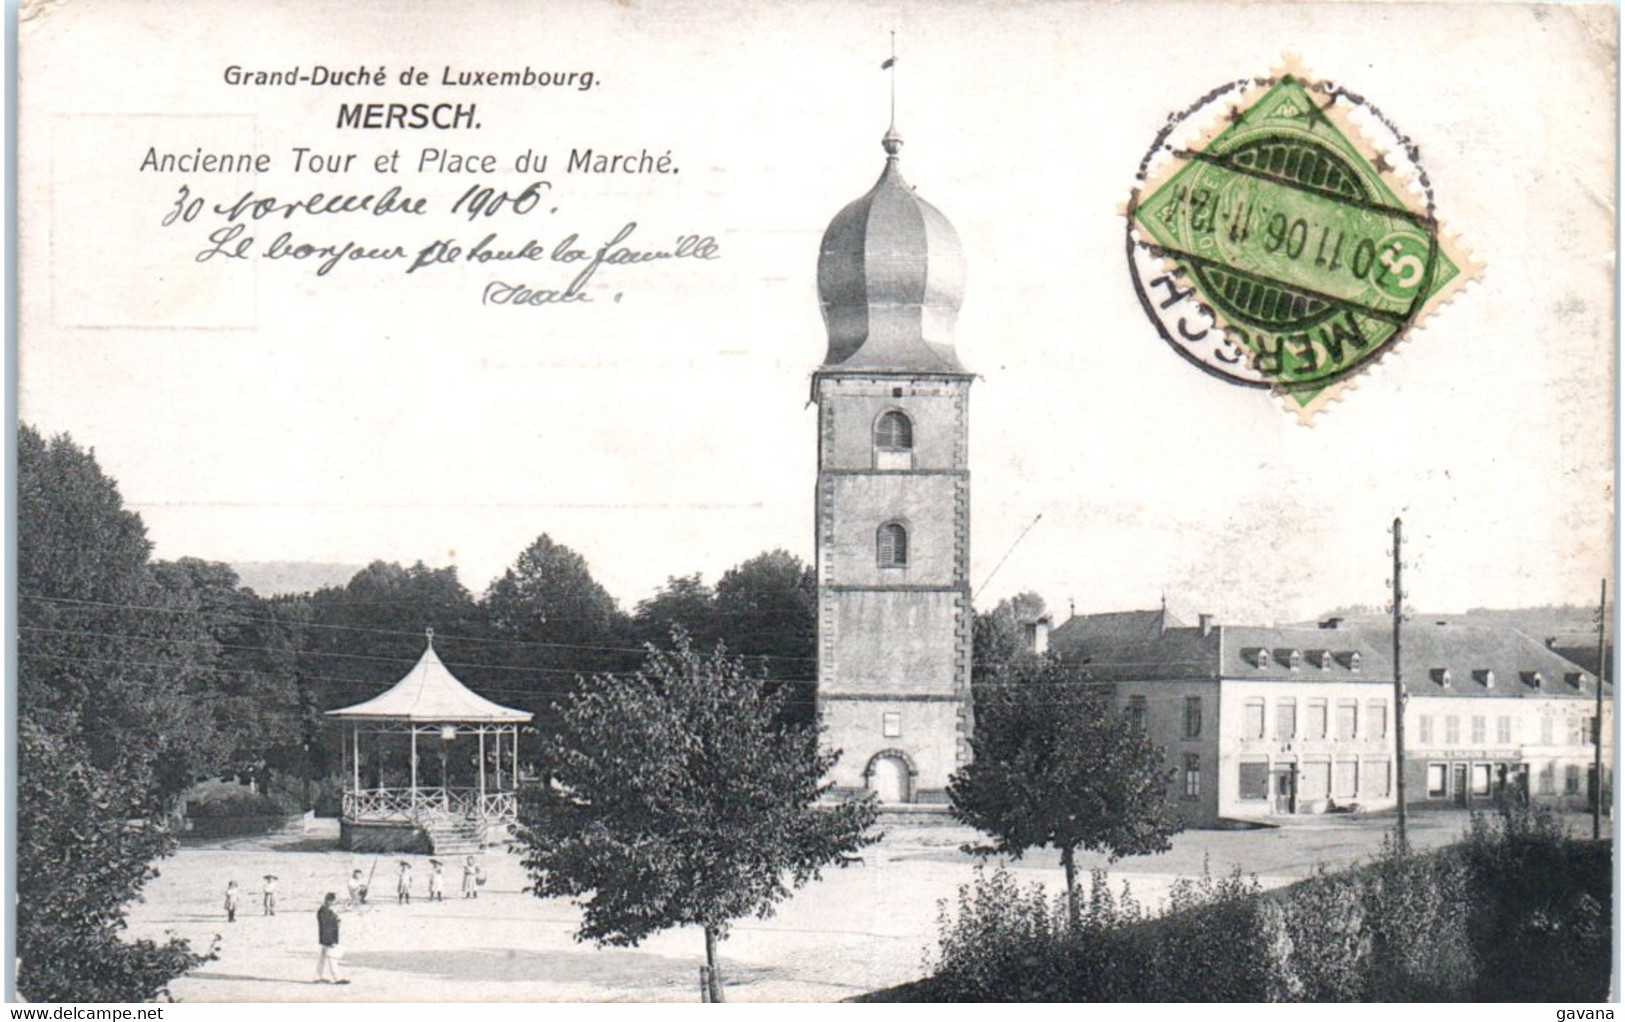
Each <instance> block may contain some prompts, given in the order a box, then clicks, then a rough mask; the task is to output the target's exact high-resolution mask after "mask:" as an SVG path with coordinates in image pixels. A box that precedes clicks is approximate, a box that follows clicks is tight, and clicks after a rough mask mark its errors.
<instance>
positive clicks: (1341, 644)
mask: <svg viewBox="0 0 1625 1022" xmlns="http://www.w3.org/2000/svg"><path fill="white" fill-rule="evenodd" d="M1046 632H1047V633H1048V634H1046ZM1034 638H1035V640H1036V641H1037V642H1038V644H1039V645H1040V646H1043V645H1047V646H1048V647H1049V650H1050V651H1051V652H1052V653H1053V654H1054V655H1057V656H1059V657H1061V658H1062V659H1063V660H1064V661H1066V662H1068V663H1070V664H1072V665H1073V666H1074V668H1075V669H1076V670H1077V671H1079V672H1081V673H1086V674H1088V676H1090V677H1092V678H1096V679H1099V680H1101V681H1110V682H1112V683H1113V687H1114V690H1115V697H1116V699H1117V702H1118V705H1119V707H1120V709H1121V710H1122V711H1123V712H1124V713H1125V714H1126V715H1128V716H1129V718H1130V719H1131V720H1133V721H1135V722H1137V723H1138V724H1139V725H1140V726H1143V727H1144V728H1145V730H1146V731H1147V733H1148V734H1149V735H1150V736H1151V737H1152V738H1153V740H1154V741H1155V742H1156V743H1157V744H1158V745H1159V746H1161V748H1162V749H1163V751H1164V755H1165V758H1166V762H1167V763H1168V764H1170V765H1171V766H1173V767H1174V768H1175V771H1176V773H1175V780H1174V787H1175V790H1174V792H1173V797H1174V798H1175V799H1176V800H1177V801H1178V802H1179V803H1180V804H1181V805H1182V806H1183V807H1185V817H1186V822H1187V823H1188V824H1190V825H1193V826H1204V825H1214V824H1217V823H1219V822H1220V821H1222V820H1227V819H1248V818H1258V817H1267V816H1274V815H1285V814H1304V813H1323V812H1329V811H1340V810H1350V811H1371V810H1379V809H1389V808H1392V807H1393V806H1394V804H1395V801H1396V795H1397V786H1396V784H1395V767H1394V763H1395V742H1394V727H1395V725H1394V721H1395V713H1394V670H1393V655H1392V644H1391V635H1390V634H1389V633H1388V632H1386V631H1379V630H1372V629H1353V628H1346V627H1343V626H1342V622H1341V621H1339V620H1338V619H1335V618H1334V619H1330V620H1327V621H1325V622H1322V623H1321V624H1320V625H1319V626H1318V627H1283V628H1266V627H1258V626H1237V625H1221V624H1216V623H1214V622H1213V621H1212V619H1211V618H1210V617H1209V616H1207V615H1202V616H1201V618H1200V619H1199V622H1198V624H1196V625H1195V626H1188V625H1184V624H1182V623H1180V622H1178V621H1177V620H1175V619H1173V618H1172V617H1171V616H1170V615H1169V614H1168V613H1167V611H1166V609H1164V610H1158V611H1134V612H1126V613H1117V614H1106V615H1088V616H1083V617H1073V618H1071V619H1070V620H1068V621H1066V622H1065V623H1063V624H1061V625H1060V626H1058V627H1056V628H1054V629H1053V631H1049V630H1048V629H1047V627H1046V624H1045V623H1041V624H1039V625H1038V626H1036V629H1035V635H1034ZM1404 643H1405V645H1404V656H1403V658H1402V661H1401V662H1402V666H1403V668H1404V670H1403V677H1404V681H1405V696H1406V710H1405V720H1406V745H1407V752H1406V758H1405V782H1406V784H1405V787H1406V801H1407V804H1410V805H1413V806H1414V805H1426V804H1433V805H1441V806H1444V805H1458V806H1459V805H1469V806H1470V805H1474V804H1486V805H1487V804H1490V803H1491V801H1492V800H1493V798H1494V797H1495V796H1496V794H1497V793H1499V792H1502V791H1505V790H1506V789H1507V788H1508V787H1509V786H1514V785H1515V786H1519V787H1522V788H1524V789H1525V790H1526V791H1527V792H1528V793H1529V794H1530V795H1531V796H1533V797H1536V798H1537V799H1547V800H1552V801H1556V802H1563V803H1568V804H1571V805H1573V806H1575V807H1579V806H1581V805H1585V804H1587V799H1588V797H1589V796H1588V793H1589V791H1590V790H1591V788H1590V786H1591V785H1593V784H1594V783H1595V782H1594V780H1592V779H1591V773H1590V770H1591V764H1592V760H1593V756H1594V753H1595V747H1594V745H1593V744H1592V741H1593V738H1592V735H1593V724H1592V719H1593V716H1594V714H1595V701H1596V683H1597V682H1596V678H1595V676H1594V675H1593V674H1591V673H1590V672H1587V671H1585V670H1583V669H1582V668H1580V667H1579V666H1578V665H1576V664H1574V663H1572V662H1570V661H1568V660H1565V659H1564V658H1563V657H1561V656H1559V655H1558V654H1557V653H1555V652H1554V651H1553V650H1551V649H1548V648H1547V647H1546V645H1544V644H1543V643H1541V642H1538V641H1536V640H1534V639H1531V638H1529V637H1528V636H1526V635H1523V634H1522V633H1520V632H1517V631H1515V630H1513V629H1508V628H1490V627H1482V626H1471V625H1443V626H1436V625H1413V626H1410V627H1408V628H1407V629H1406V630H1405V633H1404ZM1606 694H1607V695H1610V696H1611V692H1609V693H1606ZM1603 733H1604V734H1605V735H1606V734H1611V733H1612V709H1611V707H1605V712H1604V720H1603ZM1605 751H1606V750H1605ZM1610 777H1611V771H1610V770H1609V769H1607V768H1606V767H1605V771H1604V785H1605V788H1606V786H1607V784H1608V782H1609V778H1610Z"/></svg>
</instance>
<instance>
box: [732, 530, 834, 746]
mask: <svg viewBox="0 0 1625 1022" xmlns="http://www.w3.org/2000/svg"><path fill="white" fill-rule="evenodd" d="M716 618H717V629H718V634H719V635H720V636H721V637H722V640H723V641H724V642H725V643H727V645H728V648H729V649H730V650H732V651H733V652H735V653H738V654H740V655H742V656H744V657H745V658H746V660H747V662H748V663H749V664H750V665H751V666H752V667H753V668H755V669H756V670H758V671H760V672H761V674H762V675H763V677H766V678H768V679H770V680H771V681H772V682H773V683H774V684H775V685H778V686H782V687H783V688H784V690H785V697H784V698H785V710H786V713H787V714H788V715H789V718H790V719H791V720H793V721H796V722H798V723H804V724H810V723H812V721H813V718H814V716H815V714H814V705H815V703H816V695H817V688H816V684H815V682H816V679H817V672H818V661H817V655H818V575H817V573H816V572H815V571H813V569H812V567H811V565H808V564H805V563H803V562H802V560H801V558H799V557H796V556H794V555H793V554H791V553H789V552H787V551H784V550H769V551H768V552H766V553H762V554H757V555H756V556H755V557H752V558H751V559H750V560H748V561H745V562H743V563H741V564H739V565H737V566H735V567H733V568H730V569H728V571H726V572H724V573H723V576H722V578H721V579H719V580H718V581H717V600H716Z"/></svg>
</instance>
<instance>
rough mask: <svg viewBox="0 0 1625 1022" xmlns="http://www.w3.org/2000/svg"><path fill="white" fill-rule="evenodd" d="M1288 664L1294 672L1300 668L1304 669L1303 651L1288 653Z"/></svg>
mask: <svg viewBox="0 0 1625 1022" xmlns="http://www.w3.org/2000/svg"><path fill="white" fill-rule="evenodd" d="M1286 664H1287V666H1288V667H1290V668H1291V669H1292V670H1294V671H1295V670H1297V669H1298V668H1300V667H1302V666H1303V653H1302V651H1300V650H1296V649H1295V650H1293V651H1292V652H1290V653H1288V654H1287V655H1286Z"/></svg>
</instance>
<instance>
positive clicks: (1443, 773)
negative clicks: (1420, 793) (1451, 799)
mask: <svg viewBox="0 0 1625 1022" xmlns="http://www.w3.org/2000/svg"><path fill="white" fill-rule="evenodd" d="M1449 794H1450V774H1449V771H1448V769H1447V767H1446V766H1445V764H1443V763H1429V764H1428V798H1444V797H1445V796H1447V795H1449Z"/></svg>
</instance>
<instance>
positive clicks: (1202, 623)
mask: <svg viewBox="0 0 1625 1022" xmlns="http://www.w3.org/2000/svg"><path fill="white" fill-rule="evenodd" d="M1196 627H1197V628H1198V629H1199V630H1200V631H1201V633H1202V637H1203V638H1204V639H1205V638H1207V637H1208V636H1209V635H1211V634H1213V615H1212V614H1198V615H1196Z"/></svg>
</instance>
